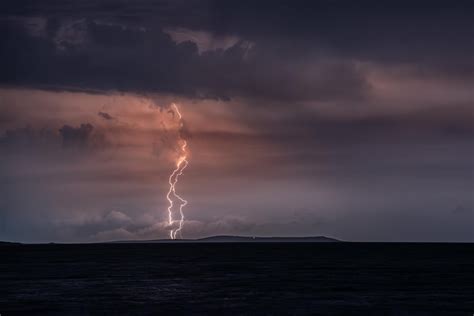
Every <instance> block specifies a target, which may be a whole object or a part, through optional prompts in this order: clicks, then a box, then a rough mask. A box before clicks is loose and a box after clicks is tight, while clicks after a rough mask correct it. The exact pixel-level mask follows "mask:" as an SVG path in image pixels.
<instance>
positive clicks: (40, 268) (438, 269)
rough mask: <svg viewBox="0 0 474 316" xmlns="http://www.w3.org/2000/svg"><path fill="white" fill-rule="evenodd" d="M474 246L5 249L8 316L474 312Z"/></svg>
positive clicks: (3, 299)
mask: <svg viewBox="0 0 474 316" xmlns="http://www.w3.org/2000/svg"><path fill="white" fill-rule="evenodd" d="M473 313H474V244H366V243H312V244H304V243H291V244H284V243H282V244H280V243H276V244H259V243H253V244H239V243H237V244H235V243H234V244H225V243H221V244H209V243H208V244H92V245H13V246H0V314H1V315H2V316H8V315H15V314H27V315H36V314H41V315H44V314H57V315H74V314H79V315H90V314H93V315H95V314H108V315H121V314H133V315H142V314H149V315H166V314H169V315H178V314H220V315H229V314H246V315H248V314H251V315H254V314H270V315H282V314H283V315H285V314H292V315H295V314H296V315H299V314H313V315H315V314H316V315H319V314H321V315H354V314H360V315H434V314H437V315H438V314H439V315H467V316H470V315H472V314H473Z"/></svg>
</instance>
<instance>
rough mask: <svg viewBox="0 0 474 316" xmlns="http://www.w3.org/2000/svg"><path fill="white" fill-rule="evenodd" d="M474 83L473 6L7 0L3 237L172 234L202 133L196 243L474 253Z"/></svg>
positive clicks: (195, 186) (191, 181)
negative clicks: (422, 247)
mask: <svg viewBox="0 0 474 316" xmlns="http://www.w3.org/2000/svg"><path fill="white" fill-rule="evenodd" d="M473 87H474V4H473V2H471V1H456V2H450V1H384V2H383V3H382V2H379V1H366V0H362V1H357V2H356V1H339V0H326V1H312V2H308V1H280V0H275V1H266V0H264V1H246V0H244V1H217V0H216V1H194V0H191V1H179V0H178V1H151V0H137V1H125V0H122V1H110V0H107V1H104V0H103V1H98V0H85V1H72V0H66V1H52V0H45V1H33V0H15V1H11V0H6V1H2V2H1V3H0V240H10V241H21V242H50V241H54V242H94V241H108V240H124V239H161V238H169V232H170V230H172V229H176V224H177V223H176V219H177V218H179V214H178V213H177V210H176V206H177V205H178V204H176V203H175V205H174V208H173V209H172V212H173V222H172V223H170V222H169V218H168V212H167V207H168V201H167V199H166V194H167V192H168V190H169V184H168V180H169V179H168V177H169V176H170V174H171V172H172V171H173V170H174V168H175V167H176V163H177V159H179V157H180V155H182V154H183V152H182V151H181V149H180V148H181V146H182V144H183V141H186V142H187V151H186V155H187V156H186V157H187V160H188V162H189V165H188V166H187V168H186V169H185V170H183V174H182V175H181V176H180V177H179V181H178V183H177V185H176V192H177V193H178V194H179V195H180V196H181V197H183V198H185V199H186V200H187V201H188V204H187V205H186V206H185V207H184V209H183V211H184V215H185V219H184V222H183V228H182V230H181V231H180V234H179V237H180V238H200V237H205V236H211V235H222V234H225V235H244V236H318V235H324V236H329V237H335V238H339V239H342V240H349V241H430V242H437V241H443V242H454V241H462V242H473V241H474V229H473V228H474V198H473V196H474V194H473V193H474V124H473V123H474V88H473ZM172 104H176V105H177V106H178V107H179V110H180V113H181V114H182V117H183V120H182V121H180V120H179V119H178V115H177V113H176V111H175V110H174V108H173V106H172ZM175 200H176V199H175Z"/></svg>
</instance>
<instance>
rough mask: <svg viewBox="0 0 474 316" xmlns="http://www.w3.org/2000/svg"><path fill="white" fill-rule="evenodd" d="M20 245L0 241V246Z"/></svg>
mask: <svg viewBox="0 0 474 316" xmlns="http://www.w3.org/2000/svg"><path fill="white" fill-rule="evenodd" d="M14 245H21V244H20V243H19V242H10V241H0V246H14Z"/></svg>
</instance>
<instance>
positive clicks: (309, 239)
mask: <svg viewBox="0 0 474 316" xmlns="http://www.w3.org/2000/svg"><path fill="white" fill-rule="evenodd" d="M183 242H184V243H213V242H216V243H233V242H244V243H252V242H257V243H269V242H282V243H289V242H297V243H300V242H341V241H340V240H337V239H335V238H329V237H325V236H310V237H249V236H226V235H222V236H210V237H205V238H199V239H174V240H171V239H155V240H119V241H113V242H112V243H183Z"/></svg>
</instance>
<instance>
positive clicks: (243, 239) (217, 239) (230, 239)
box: [197, 236, 340, 242]
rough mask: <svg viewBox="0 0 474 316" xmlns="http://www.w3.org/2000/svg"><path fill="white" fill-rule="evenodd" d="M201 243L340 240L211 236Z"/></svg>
mask: <svg viewBox="0 0 474 316" xmlns="http://www.w3.org/2000/svg"><path fill="white" fill-rule="evenodd" d="M197 241H199V242H338V241H340V240H337V239H334V238H329V237H325V236H310V237H244V236H211V237H206V238H201V239H197Z"/></svg>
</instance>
